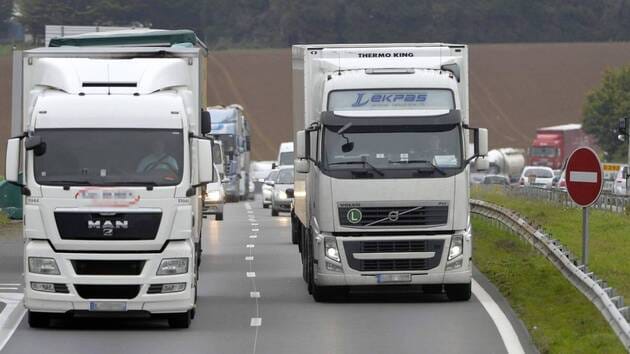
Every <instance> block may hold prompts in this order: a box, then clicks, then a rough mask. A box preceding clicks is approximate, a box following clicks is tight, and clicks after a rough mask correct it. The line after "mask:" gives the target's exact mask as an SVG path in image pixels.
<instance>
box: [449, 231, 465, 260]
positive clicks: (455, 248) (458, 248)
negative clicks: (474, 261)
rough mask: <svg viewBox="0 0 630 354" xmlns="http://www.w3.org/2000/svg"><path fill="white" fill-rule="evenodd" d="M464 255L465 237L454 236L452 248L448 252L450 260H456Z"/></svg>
mask: <svg viewBox="0 0 630 354" xmlns="http://www.w3.org/2000/svg"><path fill="white" fill-rule="evenodd" d="M462 253H464V237H463V236H462V235H453V237H452V238H451V247H450V248H449V250H448V260H449V261H450V260H452V259H455V258H457V257H459V256H461V255H462Z"/></svg>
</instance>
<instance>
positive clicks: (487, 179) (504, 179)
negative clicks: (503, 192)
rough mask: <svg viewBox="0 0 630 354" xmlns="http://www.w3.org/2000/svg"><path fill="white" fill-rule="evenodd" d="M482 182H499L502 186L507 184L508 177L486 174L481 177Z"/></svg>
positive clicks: (508, 183)
mask: <svg viewBox="0 0 630 354" xmlns="http://www.w3.org/2000/svg"><path fill="white" fill-rule="evenodd" d="M481 183H482V184H499V185H502V186H509V185H510V179H509V178H508V177H507V176H504V175H486V176H484V177H483V181H482V182H481Z"/></svg>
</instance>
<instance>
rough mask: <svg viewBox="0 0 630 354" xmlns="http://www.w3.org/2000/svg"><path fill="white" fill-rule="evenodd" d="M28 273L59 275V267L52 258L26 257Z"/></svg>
mask: <svg viewBox="0 0 630 354" xmlns="http://www.w3.org/2000/svg"><path fill="white" fill-rule="evenodd" d="M28 271H29V272H31V273H37V274H47V275H59V274H60V273H59V267H57V262H55V260H54V259H53V258H44V257H28Z"/></svg>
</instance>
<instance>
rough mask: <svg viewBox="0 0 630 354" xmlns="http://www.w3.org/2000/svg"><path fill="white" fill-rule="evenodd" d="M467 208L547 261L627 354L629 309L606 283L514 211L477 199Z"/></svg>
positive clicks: (628, 346)
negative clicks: (601, 319) (596, 313)
mask: <svg viewBox="0 0 630 354" xmlns="http://www.w3.org/2000/svg"><path fill="white" fill-rule="evenodd" d="M470 205H471V212H472V213H474V214H478V215H481V216H483V217H486V218H488V219H490V220H493V221H495V222H497V223H500V224H502V225H503V226H505V227H507V228H508V229H509V230H510V231H512V232H514V233H515V234H517V235H519V236H520V237H521V238H523V239H525V240H526V241H527V242H529V243H530V244H531V245H532V246H534V248H536V249H537V250H538V251H539V252H540V253H542V254H543V255H544V256H545V257H546V258H547V259H548V260H550V261H551V263H553V265H554V266H555V267H556V268H557V269H558V270H560V272H561V273H562V274H563V275H564V277H565V278H566V279H567V280H569V281H570V282H571V283H572V284H573V286H575V287H576V288H577V289H578V290H579V291H580V292H582V294H584V296H586V298H588V299H589V301H591V302H592V303H593V305H595V307H597V309H598V310H599V312H601V314H602V315H603V316H604V318H605V319H606V321H607V322H608V324H609V325H610V327H611V328H612V329H613V331H614V332H615V334H616V335H617V337H619V339H620V340H621V342H622V343H623V345H624V346H625V348H626V350H627V351H628V352H630V324H629V322H630V307H628V306H625V305H624V299H623V296H621V295H618V294H617V293H616V292H615V290H614V289H613V288H612V287H610V286H608V283H607V282H606V281H604V280H603V279H600V278H598V277H597V276H596V275H595V274H594V273H593V272H591V271H589V269H588V267H586V266H584V265H583V264H581V261H580V260H579V259H577V258H576V257H575V256H574V255H573V254H572V253H571V252H570V251H569V250H568V249H567V247H565V246H563V245H562V244H561V243H560V242H559V241H558V240H554V239H553V238H551V237H550V236H549V235H547V234H546V233H545V232H544V231H542V230H540V229H539V228H538V227H534V226H533V225H532V224H530V223H529V222H527V220H526V219H525V218H524V217H522V216H519V215H518V214H516V213H515V212H514V211H512V210H510V209H506V208H503V207H501V206H498V205H495V204H492V203H488V202H484V201H480V200H471V202H470Z"/></svg>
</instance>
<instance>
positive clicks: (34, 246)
mask: <svg viewBox="0 0 630 354" xmlns="http://www.w3.org/2000/svg"><path fill="white" fill-rule="evenodd" d="M193 254H194V245H193V243H192V240H185V241H172V242H170V243H169V244H168V245H167V246H166V248H165V249H164V251H162V252H161V253H130V254H125V253H115V254H111V253H110V254H95V253H63V252H55V251H54V250H53V249H52V248H51V247H50V244H49V243H48V242H46V241H40V240H34V241H28V242H27V243H26V247H25V257H24V259H25V261H24V262H25V270H26V271H25V273H24V274H25V276H24V278H25V291H24V306H25V307H26V308H27V309H28V310H31V311H35V312H48V313H67V312H74V311H78V312H84V311H90V304H91V303H92V302H99V303H107V302H111V303H119V304H120V303H124V307H125V309H126V311H129V312H130V313H131V311H133V312H136V311H145V312H148V313H150V314H167V313H181V312H186V311H188V310H190V309H192V308H193V307H194V305H195V290H196V289H195V286H196V285H195V281H194V279H195V274H194V268H195V266H194V262H195V260H194V259H193V256H192V255H193ZM29 257H48V258H53V259H54V260H55V261H56V262H57V267H58V268H59V272H60V275H44V274H35V273H30V272H29V271H28V269H29V268H28V258H29ZM164 258H188V272H187V273H185V274H178V275H164V276H157V275H156V272H157V269H158V266H159V264H160V262H161V260H162V259H164ZM86 260H100V261H112V260H119V261H120V260H133V261H143V262H144V265H143V266H142V270H141V271H140V273H139V274H138V275H79V274H77V271H76V269H75V267H74V266H73V263H72V261H86ZM33 282H42V283H53V284H63V285H65V288H64V287H63V286H61V288H62V289H64V290H65V289H67V293H63V292H43V291H36V290H33V289H32V285H31V284H32V283H33ZM172 283H185V284H186V285H185V289H184V290H183V291H180V292H173V293H154V294H152V293H148V292H149V288H150V286H151V285H152V284H153V285H156V284H172ZM81 285H88V286H89V285H91V286H94V287H93V288H92V289H93V290H92V292H91V295H85V293H83V296H82V293H81V292H80V291H79V290H78V287H77V286H81ZM121 285H122V286H128V287H129V288H131V289H133V290H126V292H127V293H129V292H131V293H132V295H126V296H122V297H118V296H117V293H116V292H115V291H113V290H112V288H108V287H111V286H121ZM135 289H137V293H135ZM100 294H103V295H100ZM133 294H135V295H133ZM125 297H126V298H125ZM115 313H116V314H118V315H119V314H120V312H115ZM95 314H96V312H95ZM98 314H101V315H102V312H98Z"/></svg>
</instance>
